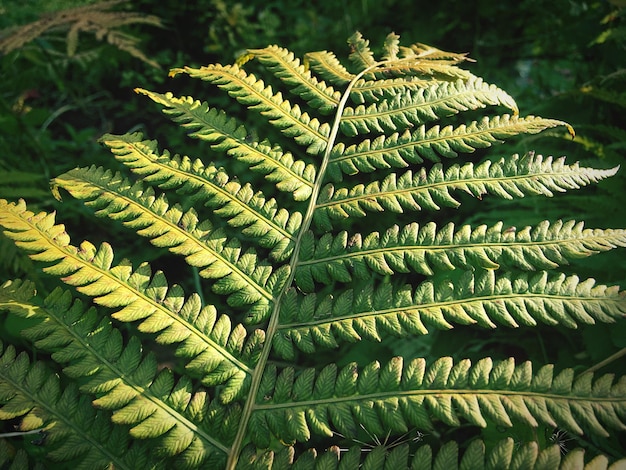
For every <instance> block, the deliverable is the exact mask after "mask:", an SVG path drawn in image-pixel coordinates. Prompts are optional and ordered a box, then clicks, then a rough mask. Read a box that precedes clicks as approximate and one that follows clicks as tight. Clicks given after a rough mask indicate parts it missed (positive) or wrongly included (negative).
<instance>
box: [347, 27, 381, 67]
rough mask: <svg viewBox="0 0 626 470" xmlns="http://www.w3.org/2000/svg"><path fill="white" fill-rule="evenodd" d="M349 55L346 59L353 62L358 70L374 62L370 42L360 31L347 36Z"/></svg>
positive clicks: (370, 65)
mask: <svg viewBox="0 0 626 470" xmlns="http://www.w3.org/2000/svg"><path fill="white" fill-rule="evenodd" d="M348 46H350V56H349V57H348V59H350V61H351V62H352V63H353V64H354V66H355V67H356V68H357V70H358V71H359V72H361V71H363V70H366V69H368V68H370V67H372V66H373V65H375V64H376V60H375V59H374V53H373V52H372V50H371V49H370V42H369V41H368V40H367V39H365V38H364V37H363V35H362V34H361V33H360V32H358V31H357V32H356V33H354V34H353V35H352V36H350V37H349V38H348Z"/></svg>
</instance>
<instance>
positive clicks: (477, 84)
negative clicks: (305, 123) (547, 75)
mask: <svg viewBox="0 0 626 470" xmlns="http://www.w3.org/2000/svg"><path fill="white" fill-rule="evenodd" d="M486 106H504V107H506V108H508V109H510V110H512V111H514V113H515V114H517V113H518V109H517V105H516V104H515V101H514V100H513V98H511V97H510V96H509V95H508V94H507V93H506V92H504V91H503V90H501V89H499V88H497V87H496V86H494V85H489V84H487V83H485V82H483V81H482V80H481V79H480V78H472V79H471V80H468V81H464V80H458V81H456V82H450V83H449V82H437V83H435V84H433V85H431V86H429V87H427V88H420V89H419V90H418V91H417V92H414V93H411V92H405V93H399V94H397V95H395V96H394V97H393V99H391V100H390V101H384V102H381V103H380V104H379V103H374V104H371V105H369V106H367V107H365V106H363V105H361V106H358V107H356V108H350V107H346V108H345V109H344V111H343V116H342V119H341V122H340V126H341V130H342V131H343V132H344V133H345V134H346V135H347V136H356V135H359V134H369V133H371V132H378V133H385V132H387V131H391V132H393V131H398V130H404V129H406V128H410V127H414V126H418V125H421V124H423V123H425V122H428V121H433V120H437V119H439V118H440V117H443V116H447V115H450V114H456V113H459V112H462V111H468V110H470V109H472V110H473V109H480V108H484V107H486Z"/></svg>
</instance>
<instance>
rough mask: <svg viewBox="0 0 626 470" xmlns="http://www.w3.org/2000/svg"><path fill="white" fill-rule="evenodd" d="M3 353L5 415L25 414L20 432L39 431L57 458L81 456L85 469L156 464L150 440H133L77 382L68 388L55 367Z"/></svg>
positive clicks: (0, 414) (0, 397)
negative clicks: (148, 442) (79, 387)
mask: <svg viewBox="0 0 626 470" xmlns="http://www.w3.org/2000/svg"><path fill="white" fill-rule="evenodd" d="M0 354H1V355H0V378H1V379H2V380H1V381H0V419H3V420H6V419H12V418H17V417H21V418H22V421H21V424H20V426H19V429H18V431H19V432H24V433H26V432H29V431H37V430H40V435H41V436H45V442H46V448H47V449H48V455H49V457H50V458H51V459H52V460H53V461H66V460H69V459H76V462H78V465H77V468H80V469H87V468H93V467H91V466H92V465H96V466H98V467H101V466H103V465H108V464H110V463H114V465H115V466H116V468H124V469H129V470H130V469H133V468H136V467H135V466H136V465H140V466H142V467H143V466H150V465H154V463H155V462H154V461H153V458H152V456H151V455H150V453H149V449H148V447H147V446H146V445H145V443H142V442H139V441H135V442H133V443H131V442H129V439H128V435H127V434H126V431H125V430H124V429H122V428H120V427H117V426H111V424H110V423H109V421H108V417H107V416H106V415H107V412H106V411H96V410H95V409H94V408H93V407H92V406H91V404H90V402H89V400H88V399H87V397H86V396H84V395H80V394H79V393H78V391H77V389H76V386H75V385H73V384H71V385H70V386H68V387H67V388H65V389H63V388H62V387H61V383H60V380H59V378H58V376H56V374H54V372H53V371H52V370H50V369H48V368H46V367H45V366H44V364H43V363H42V362H35V363H33V364H31V363H30V360H29V358H28V357H27V355H26V354H25V353H20V354H17V352H16V351H15V349H14V348H13V347H11V346H9V347H8V348H6V349H5V348H0ZM151 461H152V463H150V462H151Z"/></svg>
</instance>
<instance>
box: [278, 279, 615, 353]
mask: <svg viewBox="0 0 626 470" xmlns="http://www.w3.org/2000/svg"><path fill="white" fill-rule="evenodd" d="M280 313H281V317H280V324H279V326H278V329H277V332H276V335H275V337H274V341H273V347H274V350H275V351H276V353H277V354H278V355H279V356H281V357H283V358H286V359H293V358H294V357H295V349H296V348H297V349H299V350H300V351H303V352H305V353H309V354H314V353H315V352H316V350H317V349H318V347H322V348H336V347H338V346H339V345H340V344H342V343H343V342H351V343H352V342H357V341H361V340H369V341H375V342H380V341H382V339H383V338H384V337H385V336H386V335H388V334H391V335H394V336H407V335H425V334H428V333H429V332H430V331H431V330H432V329H442V330H443V329H450V328H454V326H455V324H456V325H473V324H476V325H480V326H482V327H484V328H496V327H497V326H498V325H504V326H508V327H512V328H517V327H518V326H519V325H526V326H536V325H537V324H538V323H540V322H541V323H544V324H547V325H552V326H555V325H562V326H565V327H568V328H577V327H578V325H584V324H595V323H596V322H604V323H612V322H614V321H615V320H617V319H619V318H624V317H626V292H619V289H618V288H617V287H607V286H604V285H595V280H594V279H586V280H584V281H581V280H580V279H579V278H578V277H577V276H569V277H567V276H565V275H564V274H557V275H550V274H548V273H547V272H545V271H543V272H539V273H536V274H535V273H533V274H529V273H518V274H511V273H506V274H502V275H499V274H498V273H497V271H496V272H494V271H476V272H472V271H466V272H464V273H463V274H462V275H461V276H452V275H450V276H447V277H439V278H437V279H436V280H427V281H424V282H423V283H421V284H420V285H419V286H417V288H413V287H412V286H410V285H404V286H402V287H399V288H394V287H393V286H392V285H391V284H390V283H382V284H380V285H376V284H374V283H373V282H368V283H366V284H363V285H359V287H358V288H355V289H348V290H345V291H343V292H342V293H341V294H338V295H326V296H322V295H316V294H308V295H305V296H299V295H298V294H297V292H296V291H295V290H294V289H291V290H289V291H287V293H286V295H285V299H284V301H283V309H282V310H281V312H280Z"/></svg>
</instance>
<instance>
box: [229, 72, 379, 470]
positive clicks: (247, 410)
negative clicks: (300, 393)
mask: <svg viewBox="0 0 626 470" xmlns="http://www.w3.org/2000/svg"><path fill="white" fill-rule="evenodd" d="M384 63H385V62H377V63H375V64H373V65H371V66H370V67H368V68H366V69H365V70H363V71H362V72H360V73H359V74H358V75H356V76H355V77H354V78H353V79H352V81H351V82H350V83H349V84H348V86H347V88H346V90H345V91H344V92H343V95H342V97H341V101H340V102H339V105H338V106H337V111H336V113H335V118H334V121H333V127H332V129H331V131H330V135H329V136H328V143H327V145H326V150H325V152H324V157H323V158H322V162H321V164H320V167H319V171H318V174H317V179H316V181H315V185H314V186H313V191H312V193H311V197H310V199H309V201H310V203H309V206H308V208H307V212H306V214H305V216H304V219H303V221H302V225H301V227H300V231H299V232H298V237H297V238H296V241H295V246H294V250H293V253H294V254H293V256H292V258H291V263H290V265H289V267H290V273H289V278H288V280H287V282H285V287H284V288H283V289H282V290H281V292H280V294H279V295H278V297H276V298H275V299H273V303H274V309H273V312H272V315H271V317H270V321H269V324H268V326H267V331H266V334H265V344H264V345H263V350H262V351H261V355H260V357H259V361H258V363H257V366H256V367H255V369H254V373H253V375H252V382H251V385H250V391H249V392H248V398H247V400H246V403H245V405H244V408H243V411H242V413H241V420H240V422H239V428H238V430H237V435H236V436H235V440H234V441H233V445H232V446H231V449H230V453H229V455H228V461H227V463H226V468H227V469H228V470H234V469H235V467H236V466H237V461H238V459H239V454H240V452H241V448H242V446H243V443H244V439H245V436H246V431H247V429H248V422H249V421H250V416H251V414H252V411H253V409H254V406H255V400H256V395H257V392H258V390H259V386H260V384H261V379H262V377H263V372H264V371H265V365H266V364H267V361H268V358H269V355H270V351H271V350H272V339H273V337H274V335H275V334H276V330H277V329H278V320H279V317H280V305H281V300H282V297H283V295H284V294H285V292H287V288H288V287H289V286H290V285H291V284H292V283H293V280H294V276H295V272H296V266H297V264H298V253H299V252H300V245H301V244H302V238H303V236H304V234H305V233H306V232H307V231H308V230H309V227H310V226H311V223H312V221H313V212H314V211H315V208H316V203H317V198H318V196H319V192H320V190H321V187H322V183H323V181H324V177H325V173H326V168H327V167H328V162H329V160H330V154H331V151H332V148H333V146H334V143H335V140H336V138H337V133H338V132H339V123H340V122H341V116H342V114H343V110H344V108H345V106H346V102H347V101H348V98H349V96H350V90H352V87H353V86H354V84H355V83H356V82H357V81H358V80H359V79H360V78H361V77H362V76H363V75H365V74H366V73H368V72H370V71H371V70H372V69H374V68H376V67H378V66H380V65H382V64H384Z"/></svg>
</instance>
